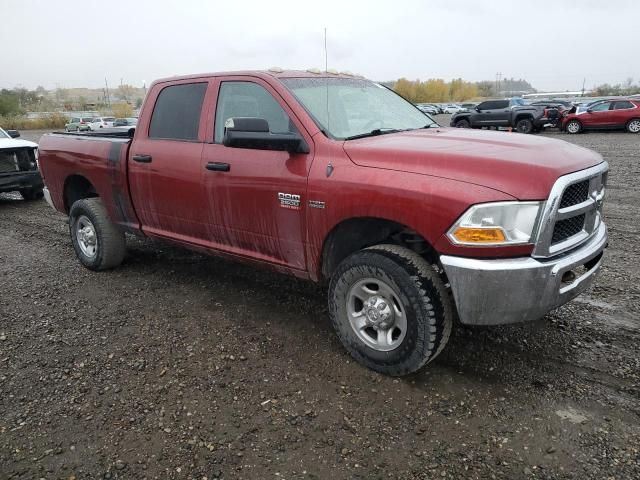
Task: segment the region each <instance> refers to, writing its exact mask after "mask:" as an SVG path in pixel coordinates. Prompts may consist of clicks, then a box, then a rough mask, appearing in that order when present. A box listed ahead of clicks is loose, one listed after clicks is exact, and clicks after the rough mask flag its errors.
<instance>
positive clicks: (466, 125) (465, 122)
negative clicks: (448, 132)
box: [455, 119, 471, 128]
mask: <svg viewBox="0 0 640 480" xmlns="http://www.w3.org/2000/svg"><path fill="white" fill-rule="evenodd" d="M455 127H456V128H471V123H469V120H466V119H463V120H458V121H457V122H456V124H455Z"/></svg>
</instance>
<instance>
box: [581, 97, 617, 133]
mask: <svg viewBox="0 0 640 480" xmlns="http://www.w3.org/2000/svg"><path fill="white" fill-rule="evenodd" d="M610 108H611V102H602V103H597V104H596V105H594V106H593V107H591V108H589V109H588V110H587V111H586V112H585V113H583V114H582V115H580V120H581V121H582V124H583V125H585V126H587V127H594V128H598V127H609V126H611V125H613V124H614V122H613V114H612V112H611V110H610Z"/></svg>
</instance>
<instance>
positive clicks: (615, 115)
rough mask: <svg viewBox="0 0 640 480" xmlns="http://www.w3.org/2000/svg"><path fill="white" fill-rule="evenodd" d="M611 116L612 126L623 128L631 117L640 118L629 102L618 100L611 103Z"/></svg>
mask: <svg viewBox="0 0 640 480" xmlns="http://www.w3.org/2000/svg"><path fill="white" fill-rule="evenodd" d="M611 116H612V122H613V126H616V127H624V126H626V125H627V123H628V122H629V120H631V119H632V118H633V117H640V112H639V111H638V108H637V107H636V106H635V105H634V104H633V103H632V102H630V101H629V100H618V101H616V102H613V108H612V110H611Z"/></svg>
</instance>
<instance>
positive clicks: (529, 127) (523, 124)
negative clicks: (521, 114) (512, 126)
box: [516, 118, 533, 134]
mask: <svg viewBox="0 0 640 480" xmlns="http://www.w3.org/2000/svg"><path fill="white" fill-rule="evenodd" d="M516 132H518V133H525V134H526V133H532V132H533V122H532V121H531V119H530V118H521V119H520V120H518V121H517V122H516Z"/></svg>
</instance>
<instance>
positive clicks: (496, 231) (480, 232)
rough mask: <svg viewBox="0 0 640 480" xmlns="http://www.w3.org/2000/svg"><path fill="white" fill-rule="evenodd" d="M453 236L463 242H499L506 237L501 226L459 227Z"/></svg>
mask: <svg viewBox="0 0 640 480" xmlns="http://www.w3.org/2000/svg"><path fill="white" fill-rule="evenodd" d="M453 236H454V237H455V238H456V240H458V241H459V242H461V243H497V242H504V241H505V238H506V237H505V236H504V231H503V230H502V229H501V228H473V227H458V228H457V229H456V230H455V231H454V232H453Z"/></svg>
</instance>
